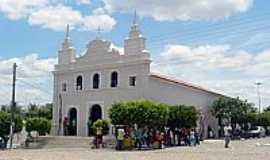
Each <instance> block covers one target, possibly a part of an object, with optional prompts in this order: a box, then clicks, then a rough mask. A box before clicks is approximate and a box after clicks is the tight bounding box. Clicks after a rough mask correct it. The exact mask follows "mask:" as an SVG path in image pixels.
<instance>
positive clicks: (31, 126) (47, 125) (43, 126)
mask: <svg viewBox="0 0 270 160" xmlns="http://www.w3.org/2000/svg"><path fill="white" fill-rule="evenodd" d="M50 130H51V122H50V121H49V120H47V119H46V118H38V117H35V118H28V119H27V120H26V131H27V132H31V131H37V132H38V133H39V134H40V135H46V133H50Z"/></svg>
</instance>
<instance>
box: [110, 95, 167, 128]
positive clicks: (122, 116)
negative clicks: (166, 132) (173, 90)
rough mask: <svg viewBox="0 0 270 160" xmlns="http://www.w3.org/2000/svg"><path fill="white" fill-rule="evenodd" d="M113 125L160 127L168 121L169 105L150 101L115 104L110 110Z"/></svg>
mask: <svg viewBox="0 0 270 160" xmlns="http://www.w3.org/2000/svg"><path fill="white" fill-rule="evenodd" d="M109 116H110V118H111V121H112V124H115V125H120V124H121V125H133V124H137V125H139V126H149V127H160V126H165V125H166V123H167V120H168V105H166V104H162V103H155V102H152V101H148V100H141V101H129V102H119V103H114V104H113V105H112V108H111V109H110V110H109Z"/></svg>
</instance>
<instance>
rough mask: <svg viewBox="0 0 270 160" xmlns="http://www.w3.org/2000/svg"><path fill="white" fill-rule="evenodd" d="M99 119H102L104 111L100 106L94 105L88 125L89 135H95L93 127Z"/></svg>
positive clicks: (90, 111)
mask: <svg viewBox="0 0 270 160" xmlns="http://www.w3.org/2000/svg"><path fill="white" fill-rule="evenodd" d="M98 119H102V109H101V106H100V105H98V104H95V105H93V106H92V107H91V108H90V110H89V124H88V135H89V136H90V135H93V134H94V133H93V129H92V128H91V127H90V126H92V125H93V124H94V123H95V122H96V121H97V120H98Z"/></svg>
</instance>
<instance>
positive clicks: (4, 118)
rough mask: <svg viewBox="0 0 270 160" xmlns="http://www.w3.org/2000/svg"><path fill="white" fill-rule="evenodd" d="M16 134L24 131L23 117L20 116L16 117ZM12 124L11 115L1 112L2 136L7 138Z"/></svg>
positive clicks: (0, 126) (0, 130)
mask: <svg viewBox="0 0 270 160" xmlns="http://www.w3.org/2000/svg"><path fill="white" fill-rule="evenodd" d="M14 123H15V133H16V132H19V131H21V130H22V126H23V124H22V117H20V116H19V115H15V116H14ZM10 124H11V114H10V113H7V112H3V111H0V136H1V137H2V136H6V135H8V134H9V131H10Z"/></svg>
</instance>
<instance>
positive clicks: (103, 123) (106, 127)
mask: <svg viewBox="0 0 270 160" xmlns="http://www.w3.org/2000/svg"><path fill="white" fill-rule="evenodd" d="M98 127H100V128H102V134H103V135H107V134H109V130H110V124H109V122H108V121H107V120H105V119H98V120H97V121H96V122H95V123H94V124H93V126H92V128H93V131H94V133H96V129H97V128H98Z"/></svg>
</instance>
